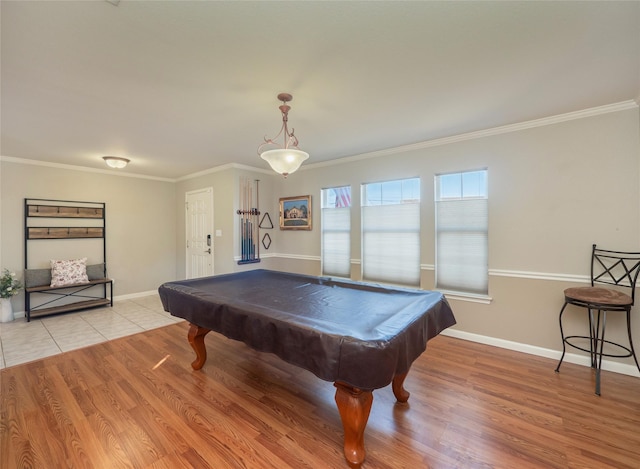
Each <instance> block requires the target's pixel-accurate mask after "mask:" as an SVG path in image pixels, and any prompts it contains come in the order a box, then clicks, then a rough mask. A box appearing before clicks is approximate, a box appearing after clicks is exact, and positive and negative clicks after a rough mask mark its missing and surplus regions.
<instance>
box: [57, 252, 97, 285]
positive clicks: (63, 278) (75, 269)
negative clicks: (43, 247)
mask: <svg viewBox="0 0 640 469" xmlns="http://www.w3.org/2000/svg"><path fill="white" fill-rule="evenodd" d="M77 283H89V277H87V258H86V257H83V258H82V259H73V260H70V261H59V260H54V259H52V260H51V286H52V287H64V286H65V285H74V284H77Z"/></svg>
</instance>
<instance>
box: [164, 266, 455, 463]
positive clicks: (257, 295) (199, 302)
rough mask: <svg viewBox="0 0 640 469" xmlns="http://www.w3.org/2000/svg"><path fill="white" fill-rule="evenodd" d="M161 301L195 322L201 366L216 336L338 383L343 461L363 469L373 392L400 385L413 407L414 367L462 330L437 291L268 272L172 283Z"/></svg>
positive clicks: (192, 331)
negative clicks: (410, 382) (448, 332)
mask: <svg viewBox="0 0 640 469" xmlns="http://www.w3.org/2000/svg"><path fill="white" fill-rule="evenodd" d="M159 294H160V298H161V300H162V304H163V307H164V309H165V310H166V311H168V312H170V313H171V314H172V315H173V316H177V317H180V318H184V319H186V320H187V321H188V322H189V323H190V324H191V326H190V328H189V332H188V340H189V343H190V344H191V346H192V347H193V349H194V351H195V353H196V359H195V361H194V362H193V363H192V364H191V366H192V367H193V369H195V370H198V369H200V368H202V366H203V365H204V363H205V361H206V358H207V352H206V348H205V345H204V338H205V336H206V335H207V334H208V333H209V332H210V331H216V332H218V333H221V334H223V335H224V336H226V337H228V338H231V339H235V340H239V341H242V342H244V343H245V344H247V345H249V346H250V347H252V348H254V349H256V350H259V351H262V352H270V353H274V354H276V355H277V356H278V357H280V358H281V359H283V360H285V361H286V362H288V363H291V364H293V365H296V366H299V367H301V368H304V369H306V370H309V371H310V372H312V373H313V374H315V375H316V376H318V377H319V378H321V379H323V380H326V381H332V382H333V383H334V385H335V387H336V395H335V400H336V404H337V407H338V411H339V413H340V418H341V420H342V425H343V428H344V455H345V458H346V460H347V463H348V464H349V466H351V467H355V468H357V467H360V466H361V464H362V462H363V461H364V459H365V449H364V431H365V427H366V424H367V420H368V418H369V413H370V411H371V404H372V402H373V390H374V389H379V388H382V387H385V386H387V385H389V384H391V385H392V390H393V393H394V395H395V397H396V399H397V400H398V401H399V402H406V401H407V400H408V399H409V392H407V391H406V390H405V389H404V386H403V385H404V380H405V378H406V376H407V373H408V372H409V368H410V367H411V364H412V363H413V361H414V360H415V359H416V358H418V357H419V356H420V354H422V352H424V350H425V349H426V346H427V341H428V340H429V339H431V338H433V337H435V336H436V335H438V334H439V333H440V332H441V331H443V330H444V329H446V328H448V327H450V326H452V325H454V324H455V323H456V320H455V318H454V315H453V312H452V310H451V308H450V307H449V304H448V303H447V300H446V299H445V298H444V296H443V295H442V294H441V293H438V292H433V291H425V290H414V289H407V288H399V287H390V286H381V285H376V284H367V283H361V282H354V281H349V280H344V279H332V278H326V277H314V276H309V275H300V274H292V273H286V272H276V271H270V270H263V269H257V270H251V271H246V272H238V273H232V274H225V275H217V276H213V277H205V278H199V279H192V280H184V281H175V282H168V283H165V284H163V285H161V286H160V287H159Z"/></svg>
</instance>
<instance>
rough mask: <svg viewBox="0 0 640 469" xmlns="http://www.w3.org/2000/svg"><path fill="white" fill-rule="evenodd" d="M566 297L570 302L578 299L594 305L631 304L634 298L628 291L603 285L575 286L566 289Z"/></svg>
mask: <svg viewBox="0 0 640 469" xmlns="http://www.w3.org/2000/svg"><path fill="white" fill-rule="evenodd" d="M564 297H565V299H566V301H568V302H569V303H572V302H575V301H578V302H581V303H588V304H591V305H593V306H629V305H632V304H633V298H631V296H629V295H627V294H626V293H623V292H620V291H617V290H612V289H611V288H602V287H574V288H567V289H566V290H565V291H564Z"/></svg>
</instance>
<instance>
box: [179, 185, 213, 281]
mask: <svg viewBox="0 0 640 469" xmlns="http://www.w3.org/2000/svg"><path fill="white" fill-rule="evenodd" d="M185 212H186V223H185V224H186V228H187V233H186V239H187V256H186V257H187V278H198V277H206V276H207V275H213V249H214V246H213V188H212V187H208V188H206V189H200V190H197V191H190V192H187V193H186V211H185Z"/></svg>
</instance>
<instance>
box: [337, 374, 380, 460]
mask: <svg viewBox="0 0 640 469" xmlns="http://www.w3.org/2000/svg"><path fill="white" fill-rule="evenodd" d="M334 386H335V387H336V404H338V411H339V412H340V418H341V419H342V427H343V428H344V457H345V458H346V460H347V463H348V464H349V466H350V467H352V468H359V467H360V466H361V465H362V462H363V461H364V457H365V450H364V429H365V427H366V426H367V421H368V420H369V413H370V412H371V403H372V402H373V392H372V391H366V390H362V389H358V388H354V387H352V386H349V385H347V384H344V383H340V382H336V383H334Z"/></svg>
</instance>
